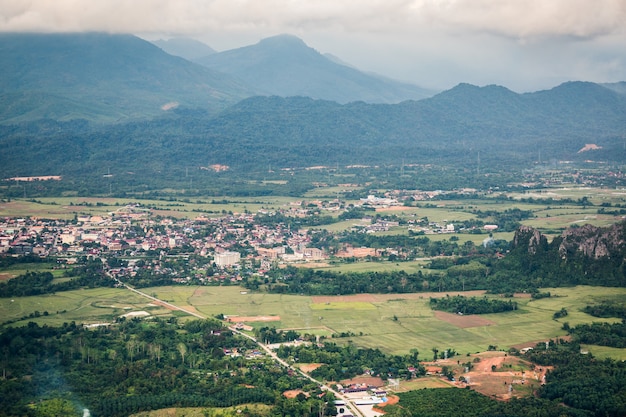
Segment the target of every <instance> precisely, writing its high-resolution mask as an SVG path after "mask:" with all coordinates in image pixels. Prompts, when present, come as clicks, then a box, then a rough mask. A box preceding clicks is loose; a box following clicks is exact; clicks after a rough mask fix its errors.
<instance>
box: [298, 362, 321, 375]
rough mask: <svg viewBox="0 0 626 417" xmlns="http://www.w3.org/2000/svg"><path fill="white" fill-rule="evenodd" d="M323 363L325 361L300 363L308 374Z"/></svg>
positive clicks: (301, 368)
mask: <svg viewBox="0 0 626 417" xmlns="http://www.w3.org/2000/svg"><path fill="white" fill-rule="evenodd" d="M322 365H324V364H323V363H304V364H302V365H300V370H301V371H302V372H306V373H307V374H308V373H309V372H313V371H314V370H316V369H317V368H319V367H320V366H322Z"/></svg>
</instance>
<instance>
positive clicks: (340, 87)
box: [196, 35, 432, 103]
mask: <svg viewBox="0 0 626 417" xmlns="http://www.w3.org/2000/svg"><path fill="white" fill-rule="evenodd" d="M196 62H198V63H200V64H202V65H205V66H207V67H209V68H212V69H214V70H218V71H221V72H224V73H226V74H230V75H233V76H235V77H237V78H239V79H241V80H243V81H244V82H245V83H247V84H249V85H252V86H255V87H256V88H259V89H261V90H262V91H264V92H265V94H267V95H277V96H282V97H289V96H305V97H311V98H314V99H323V100H331V101H336V102H338V103H348V102H353V101H365V102H368V103H398V102H401V101H404V100H418V99H422V98H425V97H429V96H431V95H432V92H430V91H428V90H426V89H423V88H420V87H417V86H414V85H411V84H405V83H401V82H398V81H393V80H390V79H386V78H384V77H380V76H376V75H370V74H365V73H363V72H361V71H359V70H357V69H355V68H353V67H350V66H347V65H343V64H342V63H340V62H339V61H338V59H337V58H334V57H333V58H329V57H326V56H324V55H322V54H320V53H319V52H317V51H316V50H315V49H313V48H310V47H309V46H307V45H306V44H305V43H304V42H303V41H302V40H301V39H299V38H297V37H295V36H291V35H278V36H274V37H271V38H266V39H263V40H261V41H260V42H259V43H257V44H255V45H251V46H246V47H243V48H238V49H233V50H229V51H224V52H220V53H216V54H213V55H209V56H207V57H204V58H202V59H199V60H197V61H196Z"/></svg>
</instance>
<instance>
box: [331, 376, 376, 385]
mask: <svg viewBox="0 0 626 417" xmlns="http://www.w3.org/2000/svg"><path fill="white" fill-rule="evenodd" d="M341 384H342V385H354V384H359V385H360V384H367V385H369V386H372V387H382V386H384V385H385V381H383V380H382V378H379V377H376V376H357V377H354V378H352V379H344V380H343V381H341Z"/></svg>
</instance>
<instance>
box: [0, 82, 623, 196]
mask: <svg viewBox="0 0 626 417" xmlns="http://www.w3.org/2000/svg"><path fill="white" fill-rule="evenodd" d="M624 126H626V96H624V95H622V94H619V93H616V92H615V91H612V90H610V89H607V88H604V87H602V86H600V85H597V84H593V83H583V82H572V83H566V84H563V85H561V86H558V87H556V88H554V89H552V90H548V91H541V92H537V93H531V94H516V93H514V92H512V91H509V90H507V89H505V88H503V87H497V86H488V87H482V88H479V87H476V86H472V85H467V84H462V85H459V86H457V87H455V88H453V89H451V90H449V91H445V92H443V93H441V94H438V95H436V96H434V97H432V98H429V99H424V100H420V101H407V102H403V103H400V104H396V105H384V104H377V105H374V104H366V103H363V102H357V103H350V104H345V105H340V104H338V103H335V102H331V101H322V100H313V99H310V98H303V97H292V98H280V97H252V98H248V99H245V100H243V101H241V102H239V103H237V104H235V105H233V106H231V107H229V108H227V109H225V110H224V111H222V112H220V113H218V114H217V115H211V114H209V113H207V112H206V111H204V110H197V111H192V110H184V109H180V110H179V109H174V110H172V111H170V112H167V114H166V115H164V116H162V117H160V118H157V119H154V120H151V121H141V122H131V123H126V124H117V125H111V126H97V125H90V124H88V123H85V122H80V121H72V122H66V123H59V122H52V121H40V122H38V123H32V124H22V125H13V126H5V127H1V128H0V146H2V148H3V150H4V151H3V152H2V154H1V155H0V176H2V177H3V178H7V177H12V176H23V175H64V176H65V178H67V179H78V178H80V179H81V181H82V180H84V181H94V179H95V178H96V177H101V176H102V174H103V173H105V172H106V170H107V169H111V170H112V171H111V173H112V174H113V175H115V176H117V177H116V182H117V183H118V184H120V183H125V184H128V183H129V182H131V180H130V177H129V179H128V180H126V179H122V177H121V176H120V175H126V174H125V173H128V172H132V182H133V183H134V184H135V185H139V184H143V185H142V187H144V188H152V187H153V186H154V184H155V183H156V182H158V183H159V185H160V186H165V185H166V184H168V181H172V180H175V179H178V178H180V177H182V176H184V174H185V173H186V172H187V171H188V170H191V172H192V174H193V175H194V176H195V178H196V182H195V185H196V187H200V188H199V189H201V188H202V184H203V183H202V181H211V180H210V179H209V178H208V177H207V175H208V174H207V171H205V170H200V168H201V167H206V166H208V165H211V164H222V165H228V166H229V167H230V171H229V172H231V173H235V174H237V175H240V176H248V177H255V178H256V177H259V176H265V175H266V174H267V171H268V167H272V168H273V169H274V170H280V169H281V168H304V167H309V166H313V165H326V166H333V167H335V166H345V165H352V164H371V165H380V164H387V165H399V164H401V163H402V162H404V163H405V164H437V165H443V166H446V165H447V166H455V167H457V168H459V167H461V168H463V167H465V168H466V169H468V170H469V171H471V172H476V171H477V169H478V163H479V161H480V170H481V172H482V173H489V172H500V171H502V169H506V170H507V171H511V170H515V169H522V168H526V167H530V166H532V165H533V164H535V163H536V162H537V161H538V160H540V161H541V160H543V161H551V160H555V161H556V160H581V161H582V160H588V159H594V160H598V161H606V162H615V163H621V162H622V161H624V160H625V159H626V150H625V148H624V137H623V134H624ZM586 144H593V145H595V146H594V147H592V148H591V150H588V151H586V152H580V151H581V150H582V149H583V148H585V145H586ZM18 155H19V158H18V157H17V156H18ZM89 178H91V179H89ZM203 178H206V179H205V180H203Z"/></svg>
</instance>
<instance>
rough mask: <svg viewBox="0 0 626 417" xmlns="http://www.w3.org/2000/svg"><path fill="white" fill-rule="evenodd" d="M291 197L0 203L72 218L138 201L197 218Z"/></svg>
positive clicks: (9, 210) (3, 211) (8, 209)
mask: <svg viewBox="0 0 626 417" xmlns="http://www.w3.org/2000/svg"><path fill="white" fill-rule="evenodd" d="M295 200H296V199H295V198H292V197H279V196H276V197H248V198H244V197H241V198H240V197H237V198H233V197H211V198H200V199H197V200H194V201H190V200H189V199H184V200H172V201H170V200H146V199H135V198H96V197H45V198H39V199H36V200H29V199H15V200H13V201H11V202H3V203H2V204H0V216H2V217H27V216H30V217H41V218H45V219H65V220H71V219H73V218H74V216H75V215H90V216H94V215H107V214H108V213H110V212H114V211H116V210H118V209H120V208H123V207H124V206H125V205H127V204H129V203H140V204H141V205H143V206H145V207H152V208H153V215H159V216H164V217H165V216H169V217H177V218H196V217H198V216H200V215H201V214H204V215H208V216H211V215H222V212H233V213H244V212H246V211H249V212H252V213H255V212H257V211H258V210H260V209H262V208H265V209H273V208H281V207H282V208H284V207H285V206H286V205H288V204H289V203H290V202H292V201H295Z"/></svg>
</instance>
